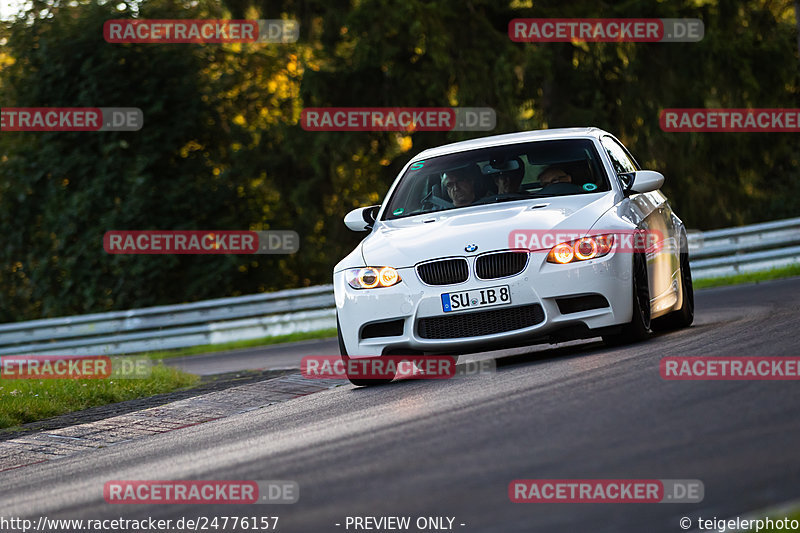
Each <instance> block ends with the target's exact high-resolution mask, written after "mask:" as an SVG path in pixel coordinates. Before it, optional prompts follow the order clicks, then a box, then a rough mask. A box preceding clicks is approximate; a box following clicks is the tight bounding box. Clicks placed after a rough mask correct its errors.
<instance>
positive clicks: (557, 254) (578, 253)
mask: <svg viewBox="0 0 800 533" xmlns="http://www.w3.org/2000/svg"><path fill="white" fill-rule="evenodd" d="M613 247H614V236H613V235H595V236H594V237H584V238H583V239H578V240H576V241H570V242H562V243H561V244H556V245H555V246H553V248H552V249H551V250H550V253H548V254H547V262H548V263H556V264H558V265H566V264H567V263H572V262H575V261H587V260H589V259H596V258H598V257H603V256H604V255H607V254H608V252H610V251H611V248H613Z"/></svg>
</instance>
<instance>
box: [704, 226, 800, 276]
mask: <svg viewBox="0 0 800 533" xmlns="http://www.w3.org/2000/svg"><path fill="white" fill-rule="evenodd" d="M688 237H689V257H690V258H691V263H690V264H691V267H692V276H693V277H694V278H695V279H702V278H712V277H718V276H728V275H731V274H738V273H741V272H755V271H759V270H768V269H770V268H776V267H782V266H786V265H790V264H793V263H800V218H790V219H787V220H778V221H775V222H764V223H761V224H752V225H750V226H741V227H738V228H726V229H718V230H712V231H705V232H690V233H689V235H688Z"/></svg>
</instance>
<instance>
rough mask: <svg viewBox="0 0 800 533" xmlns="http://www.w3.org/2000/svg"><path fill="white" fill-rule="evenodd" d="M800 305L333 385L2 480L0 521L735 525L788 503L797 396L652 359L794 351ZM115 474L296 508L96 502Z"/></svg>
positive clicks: (744, 293)
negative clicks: (272, 485) (445, 373)
mask: <svg viewBox="0 0 800 533" xmlns="http://www.w3.org/2000/svg"><path fill="white" fill-rule="evenodd" d="M798 300H800V279H791V280H783V281H775V282H770V283H763V284H759V285H747V286H738V287H730V288H721V289H711V290H706V291H701V292H698V294H697V315H696V322H695V325H694V326H693V327H692V328H690V329H688V330H684V331H680V332H674V333H669V334H662V335H658V336H654V337H653V338H651V339H650V340H648V341H646V342H644V343H641V344H638V345H634V346H629V347H626V348H620V349H609V348H605V347H603V345H602V344H600V343H599V342H592V341H590V342H584V343H577V344H572V345H569V346H566V347H563V346H557V347H550V348H539V349H537V350H535V351H533V352H530V353H527V352H526V351H525V349H522V350H516V351H514V352H513V354H512V353H511V352H503V354H504V355H502V356H501V355H496V356H495V357H497V364H498V368H497V373H496V374H494V375H492V376H485V375H484V376H476V377H473V378H464V379H457V380H445V381H440V380H437V381H403V382H399V383H393V384H391V385H388V386H383V387H376V388H367V389H365V388H355V387H352V386H350V385H343V386H340V387H337V388H335V389H331V390H327V391H324V392H320V393H317V394H313V395H311V396H307V397H303V398H299V399H296V400H292V401H289V402H286V403H283V404H280V405H275V406H272V407H268V408H264V409H260V410H257V411H252V412H249V413H245V414H241V415H236V416H233V417H230V418H226V419H221V420H217V421H213V422H209V423H205V424H201V425H198V426H194V427H189V428H184V429H181V430H178V431H172V432H169V433H164V434H161V435H155V436H152V437H147V438H144V439H140V440H138V441H133V442H130V443H123V444H119V445H115V446H112V447H109V448H104V449H99V450H94V451H91V452H87V453H84V454H81V455H79V456H73V457H67V458H64V459H59V460H54V461H48V462H46V463H42V464H37V465H31V466H27V467H24V468H19V469H16V470H11V471H7V472H3V473H1V474H0V516H5V517H9V516H27V517H33V518H36V517H38V516H40V515H46V516H47V517H49V518H55V517H60V518H85V519H86V518H91V519H101V518H119V517H124V518H144V517H148V516H153V517H157V518H173V519H175V518H178V517H181V516H187V517H195V516H209V517H211V516H231V515H242V516H252V515H268V516H279V517H280V522H279V528H278V530H279V531H282V532H286V533H291V532H302V533H305V532H325V531H346V529H345V527H344V524H345V518H346V517H347V516H410V517H412V524H413V520H414V519H416V517H419V516H449V517H455V522H454V523H455V526H454V530H455V531H465V532H466V531H482V532H483V531H497V532H511V531H526V532H530V531H541V532H548V533H553V532H606V531H607V532H615V533H618V532H636V533H639V532H651V531H653V532H661V531H663V532H677V531H683V530H682V529H681V528H680V527H679V522H678V521H679V520H680V518H681V517H684V516H688V517H690V518H692V519H693V522H694V519H695V518H697V517H698V516H702V517H703V518H712V517H717V518H729V517H735V516H740V515H746V514H748V513H751V512H754V511H756V510H759V509H763V508H767V507H771V506H775V505H780V504H784V503H786V502H790V501H793V500H797V499H798V498H800V484H799V483H798V482H797V480H798V479H800V453H798V449H799V448H798V443H800V423H798V418H797V413H798V411H799V410H800V390H799V389H798V383H797V382H796V381H795V382H792V381H782V382H781V381H761V382H757V381H728V382H719V381H680V382H678V381H664V380H662V379H661V377H660V375H659V360H660V359H661V358H662V357H664V356H668V355H674V356H709V355H718V356H742V355H759V356H797V355H799V354H798V347H797V346H798V344H797V340H796V339H797V327H798V325H799V324H800V312H799V311H800V309H798V307H800V306H799V305H798ZM518 478H559V479H561V478H578V479H591V478H631V479H643V478H647V479H686V478H692V479H699V480H701V481H703V483H704V485H705V499H704V500H703V501H702V502H701V503H693V504H650V503H648V504H644V503H635V504H597V503H591V504H585V503H580V504H578V503H574V504H568V503H559V504H532V503H524V504H515V503H511V502H510V501H509V497H508V492H507V491H508V485H509V482H511V481H512V480H514V479H518ZM124 479H162V480H163V479H252V480H273V479H283V480H295V481H297V482H298V483H299V485H300V501H299V502H298V503H296V504H293V505H263V506H262V505H251V506H244V505H218V506H207V505H205V506H201V505H153V506H143V505H112V504H108V503H105V501H104V500H103V497H102V489H103V485H104V483H105V482H106V481H108V480H124ZM773 518H779V517H777V516H773ZM337 523H338V524H342V525H341V526H336V525H335V524H337ZM459 524H465V525H464V526H460V525H459ZM695 525H696V524H693V527H692V530H695ZM349 531H353V529H352V528H351V529H349ZM373 531H374V530H373ZM410 531H417V529H416V528H414V527H412V528H411V529H410Z"/></svg>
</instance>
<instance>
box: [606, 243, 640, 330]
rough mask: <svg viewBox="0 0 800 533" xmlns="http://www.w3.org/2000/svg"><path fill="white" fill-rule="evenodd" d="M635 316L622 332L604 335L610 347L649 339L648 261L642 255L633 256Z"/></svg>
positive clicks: (623, 327)
mask: <svg viewBox="0 0 800 533" xmlns="http://www.w3.org/2000/svg"><path fill="white" fill-rule="evenodd" d="M632 267H633V268H632V269H631V274H632V275H631V277H632V278H633V316H632V317H631V321H630V322H628V323H627V324H625V325H624V326H622V331H620V332H619V333H614V334H611V335H603V342H605V343H606V344H607V345H608V346H622V345H624V344H631V343H634V342H639V341H643V340H644V339H646V338H647V336H648V333H649V330H650V284H649V280H648V276H647V259H646V258H645V255H644V254H642V253H634V254H633V265H632Z"/></svg>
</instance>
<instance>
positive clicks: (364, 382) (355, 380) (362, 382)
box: [336, 315, 394, 387]
mask: <svg viewBox="0 0 800 533" xmlns="http://www.w3.org/2000/svg"><path fill="white" fill-rule="evenodd" d="M336 333H337V336H338V337H339V354H340V355H341V356H342V363H344V368H345V373H346V374H347V379H348V380H350V383H352V384H353V385H355V386H356V387H371V386H375V385H385V384H387V383H391V382H392V379H394V378H391V379H365V378H361V377H355V376H352V375H351V374H350V372H348V369H349V368H350V365H349V363H350V357H349V356H348V355H347V348H346V347H345V345H344V338H343V337H342V327H341V326H340V325H339V316H338V315H337V316H336Z"/></svg>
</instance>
